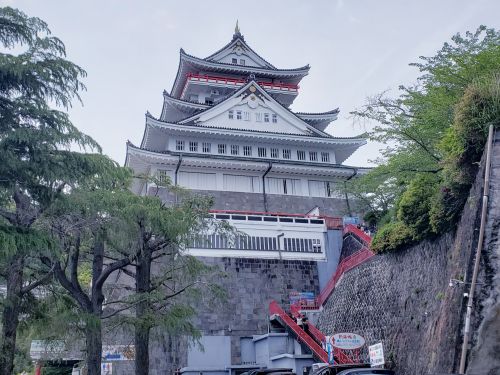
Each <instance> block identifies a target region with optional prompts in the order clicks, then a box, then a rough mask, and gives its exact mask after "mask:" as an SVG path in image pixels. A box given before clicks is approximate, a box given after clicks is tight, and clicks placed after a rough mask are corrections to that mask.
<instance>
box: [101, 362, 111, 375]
mask: <svg viewBox="0 0 500 375" xmlns="http://www.w3.org/2000/svg"><path fill="white" fill-rule="evenodd" d="M101 375H113V363H111V362H103V363H101Z"/></svg>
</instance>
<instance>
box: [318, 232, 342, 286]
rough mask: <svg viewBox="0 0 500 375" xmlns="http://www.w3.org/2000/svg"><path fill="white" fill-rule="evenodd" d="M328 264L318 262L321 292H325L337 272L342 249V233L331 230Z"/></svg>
mask: <svg viewBox="0 0 500 375" xmlns="http://www.w3.org/2000/svg"><path fill="white" fill-rule="evenodd" d="M326 241H327V244H326V257H327V259H328V261H327V262H318V277H319V290H320V291H321V290H323V288H324V287H325V285H326V284H327V283H328V280H330V278H331V276H332V275H333V274H334V273H335V271H336V270H337V265H338V264H339V259H340V252H341V249H342V231H341V230H329V231H327V234H326Z"/></svg>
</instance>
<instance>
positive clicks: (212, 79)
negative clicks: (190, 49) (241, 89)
mask: <svg viewBox="0 0 500 375" xmlns="http://www.w3.org/2000/svg"><path fill="white" fill-rule="evenodd" d="M186 78H187V81H186V85H187V83H188V81H198V82H207V83H220V84H224V85H234V86H243V85H244V84H245V83H247V81H245V80H244V79H239V78H229V77H217V76H209V75H204V74H194V73H188V74H186ZM257 83H258V84H259V85H260V86H262V87H264V88H267V89H271V90H281V91H292V92H296V91H297V90H298V89H299V85H293V84H290V83H273V82H264V81H259V82H257ZM185 89H186V87H185V86H184V90H185ZM184 90H183V92H184Z"/></svg>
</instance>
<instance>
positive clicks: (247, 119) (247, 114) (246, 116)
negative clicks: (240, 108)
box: [243, 111, 250, 121]
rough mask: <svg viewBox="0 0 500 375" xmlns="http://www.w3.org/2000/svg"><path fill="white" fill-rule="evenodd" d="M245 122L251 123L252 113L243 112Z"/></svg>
mask: <svg viewBox="0 0 500 375" xmlns="http://www.w3.org/2000/svg"><path fill="white" fill-rule="evenodd" d="M243 120H245V121H250V112H246V111H245V112H243Z"/></svg>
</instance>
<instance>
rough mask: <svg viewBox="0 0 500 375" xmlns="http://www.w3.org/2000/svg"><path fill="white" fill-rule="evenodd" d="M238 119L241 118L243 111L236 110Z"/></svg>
mask: <svg viewBox="0 0 500 375" xmlns="http://www.w3.org/2000/svg"><path fill="white" fill-rule="evenodd" d="M236 120H241V111H236Z"/></svg>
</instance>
